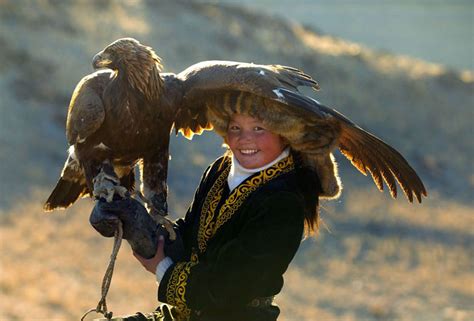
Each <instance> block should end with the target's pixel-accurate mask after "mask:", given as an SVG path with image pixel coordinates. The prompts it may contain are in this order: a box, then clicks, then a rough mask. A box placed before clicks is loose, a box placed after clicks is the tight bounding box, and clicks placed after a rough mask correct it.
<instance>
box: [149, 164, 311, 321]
mask: <svg viewBox="0 0 474 321" xmlns="http://www.w3.org/2000/svg"><path fill="white" fill-rule="evenodd" d="M228 166H230V162H229V160H228V159H227V160H225V159H223V158H220V159H218V160H217V161H216V162H214V163H213V164H212V165H211V166H210V167H209V168H208V169H207V170H206V172H205V173H204V175H203V177H202V179H201V183H200V185H199V187H198V189H197V191H196V193H195V196H194V200H193V202H192V204H191V206H190V208H189V210H188V211H187V213H186V216H185V217H184V219H179V220H178V221H177V222H176V223H175V228H176V229H177V230H178V231H179V233H180V235H181V236H182V239H183V242H184V248H185V251H184V252H185V254H184V257H183V259H182V260H181V261H179V262H175V263H174V264H173V265H172V266H171V267H170V268H169V269H168V270H167V272H166V273H165V275H164V277H163V279H162V280H161V282H160V285H159V289H158V299H159V301H161V302H165V303H170V304H174V305H176V307H175V308H173V309H175V310H177V313H178V315H179V314H180V315H181V316H180V317H176V318H175V319H172V320H201V321H204V320H205V321H218V320H250V321H252V320H255V321H257V320H258V321H266V320H268V321H274V320H276V319H277V317H278V315H279V312H280V310H279V308H278V307H277V306H275V305H270V306H265V307H250V306H249V305H248V304H249V303H250V302H251V301H252V300H253V299H255V298H258V297H267V296H273V295H276V294H278V293H279V292H280V291H281V288H282V286H283V273H284V272H285V271H286V269H287V268H288V265H289V263H290V262H291V260H292V259H293V257H294V255H295V253H296V251H297V249H298V247H299V244H300V242H301V239H302V236H303V230H304V217H305V214H307V213H308V211H314V209H315V208H314V207H315V205H316V204H317V196H318V191H319V189H318V187H319V183H318V180H317V177H315V176H314V175H313V174H312V173H309V172H307V169H305V168H302V167H300V166H299V164H298V163H297V161H296V162H295V168H294V169H293V170H291V171H288V172H285V173H283V174H281V175H280V176H278V177H276V178H274V179H272V180H271V181H269V182H268V183H266V184H264V185H262V186H260V187H259V188H258V189H256V190H255V191H253V192H252V193H250V194H249V196H248V197H247V198H246V199H245V200H244V201H243V203H242V204H240V205H239V206H238V207H237V210H236V211H235V213H234V214H233V215H232V216H231V217H230V219H228V220H227V221H225V223H223V224H221V225H220V226H219V224H218V223H217V222H216V220H218V218H217V216H218V215H215V216H214V217H213V220H214V221H212V222H211V225H212V224H215V225H217V226H218V228H217V229H215V233H214V234H213V235H212V237H211V238H210V239H209V240H208V241H207V246H206V247H205V250H204V251H202V248H200V242H199V237H200V236H199V235H200V234H199V233H200V226H201V225H202V224H203V221H202V219H201V216H202V215H203V214H202V213H201V212H202V208H203V206H204V203H205V202H206V197H207V196H208V194H211V189H212V187H213V185H214V184H215V183H216V181H217V180H219V179H220V178H219V177H220V176H222V175H223V171H225V169H226V168H227V167H228ZM224 174H225V173H224ZM309 174H311V175H309ZM255 175H258V174H255ZM255 175H254V176H255ZM248 180H251V178H249V179H248ZM244 183H245V182H244ZM244 183H242V184H244ZM216 184H217V183H216ZM242 184H241V185H239V187H240V186H242ZM239 187H237V189H238V188H239ZM230 193H231V192H230V191H229V188H228V186H227V181H225V184H224V185H223V190H222V196H221V198H220V200H219V202H217V199H218V198H216V204H214V205H213V206H216V207H215V212H216V213H218V212H219V210H220V209H221V207H222V206H224V203H225V202H226V200H227V198H228V197H229V195H230ZM201 228H202V227H201ZM201 232H202V230H201ZM201 235H202V234H201ZM161 309H163V308H161ZM163 320H165V319H163Z"/></svg>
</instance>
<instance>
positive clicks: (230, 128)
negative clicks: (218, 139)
mask: <svg viewBox="0 0 474 321" xmlns="http://www.w3.org/2000/svg"><path fill="white" fill-rule="evenodd" d="M239 129H240V128H239V126H235V125H231V126H229V130H233V131H235V130H239Z"/></svg>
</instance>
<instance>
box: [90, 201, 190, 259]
mask: <svg viewBox="0 0 474 321" xmlns="http://www.w3.org/2000/svg"><path fill="white" fill-rule="evenodd" d="M119 220H120V221H122V227H123V238H124V239H126V240H127V241H128V243H129V244H130V246H131V247H132V250H133V251H134V252H136V253H137V254H139V255H140V256H142V257H144V258H152V257H153V256H154V255H155V253H156V249H157V246H158V237H159V236H160V235H163V236H164V237H165V249H164V250H165V254H166V256H169V257H171V259H172V260H173V261H174V262H178V261H181V260H182V258H183V256H184V246H183V241H182V239H181V236H180V235H179V233H178V232H177V231H176V232H177V238H176V240H175V241H173V242H172V241H170V240H169V237H168V232H167V231H166V230H165V228H164V227H163V226H157V225H156V223H155V221H154V220H153V218H152V217H151V216H150V215H149V214H148V211H147V210H146V208H145V207H144V206H143V205H142V204H141V203H140V202H138V201H137V200H135V199H133V198H129V197H127V198H123V199H114V200H113V201H112V202H110V203H107V202H106V201H105V200H103V199H99V200H97V201H96V203H95V206H94V209H93V210H92V213H91V216H90V217H89V222H90V223H91V225H92V227H94V229H96V230H97V231H98V232H99V233H100V234H101V235H102V236H105V237H112V236H114V233H115V230H116V229H117V225H118V221H119Z"/></svg>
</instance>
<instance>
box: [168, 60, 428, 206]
mask: <svg viewBox="0 0 474 321" xmlns="http://www.w3.org/2000/svg"><path fill="white" fill-rule="evenodd" d="M177 77H178V78H180V79H181V80H182V81H183V84H184V89H185V90H184V97H183V105H182V107H181V109H180V111H179V113H178V117H177V118H176V122H175V128H176V130H177V131H178V130H179V131H181V132H182V133H183V134H184V135H185V136H186V137H192V135H193V134H194V133H200V132H201V131H202V130H203V129H208V128H211V126H210V125H212V126H214V127H216V128H215V129H216V130H221V131H223V130H225V129H224V128H223V127H222V125H223V124H219V121H220V120H221V119H222V120H223V119H225V117H229V113H232V112H242V111H244V112H247V113H250V114H253V115H255V116H261V117H260V118H261V119H263V120H264V121H267V123H268V124H269V126H270V129H271V130H272V131H274V132H276V133H278V134H281V135H283V136H285V137H286V138H287V139H288V140H289V141H290V142H291V144H292V147H293V148H295V149H297V150H299V151H301V152H304V153H306V154H307V155H309V157H314V158H316V157H319V155H322V154H329V153H330V152H331V150H332V149H333V148H335V147H338V148H339V149H340V150H341V152H342V154H343V155H344V156H346V157H347V158H348V159H349V160H350V161H351V162H352V164H353V165H354V166H355V167H356V168H357V169H358V170H359V171H361V172H362V173H363V174H364V175H366V174H367V172H370V174H371V176H372V178H373V180H374V182H375V184H376V186H377V187H378V188H379V189H380V190H383V181H385V183H386V184H387V186H388V187H389V190H390V193H391V195H392V196H393V197H396V196H397V187H396V182H398V183H399V184H400V186H401V187H402V189H403V191H404V193H405V194H406V196H407V198H408V200H409V201H410V202H412V201H413V195H415V197H416V198H417V200H418V201H419V202H421V195H425V196H426V195H427V193H426V189H425V187H424V186H423V183H422V181H421V179H420V178H419V177H418V175H417V174H416V172H415V171H414V170H413V168H411V167H410V165H409V164H408V162H407V161H406V160H405V159H404V158H403V156H402V155H401V154H400V153H399V152H397V151H396V150H395V149H394V148H392V147H390V146H389V145H388V144H386V143H385V142H383V141H382V140H380V139H379V138H377V137H375V136H374V135H372V134H370V133H369V132H367V131H365V130H363V129H362V128H360V127H359V126H357V125H356V124H355V123H354V122H352V121H351V120H349V119H348V118H347V117H345V116H344V115H342V114H341V113H339V112H338V111H336V110H334V109H332V108H329V107H327V106H324V105H323V104H321V103H320V102H318V101H317V100H315V99H312V98H310V97H308V96H306V95H303V94H301V93H300V92H299V91H298V87H299V86H306V87H311V88H313V89H318V88H319V86H318V84H317V82H316V81H315V80H313V79H312V78H311V77H310V76H308V75H306V74H304V73H303V72H301V71H299V70H298V69H295V68H291V67H285V66H278V65H255V64H246V63H236V62H220V61H217V62H215V61H214V62H213V61H210V62H203V63H200V64H197V65H194V66H191V67H190V68H188V69H186V70H185V71H183V72H182V73H180V74H178V75H177ZM223 123H225V121H223Z"/></svg>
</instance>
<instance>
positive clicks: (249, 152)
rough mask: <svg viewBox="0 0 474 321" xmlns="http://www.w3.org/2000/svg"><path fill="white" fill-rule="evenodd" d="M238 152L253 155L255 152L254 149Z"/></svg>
mask: <svg viewBox="0 0 474 321" xmlns="http://www.w3.org/2000/svg"><path fill="white" fill-rule="evenodd" d="M240 152H241V153H242V154H255V153H256V152H257V150H256V149H242V150H241V151H240Z"/></svg>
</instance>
